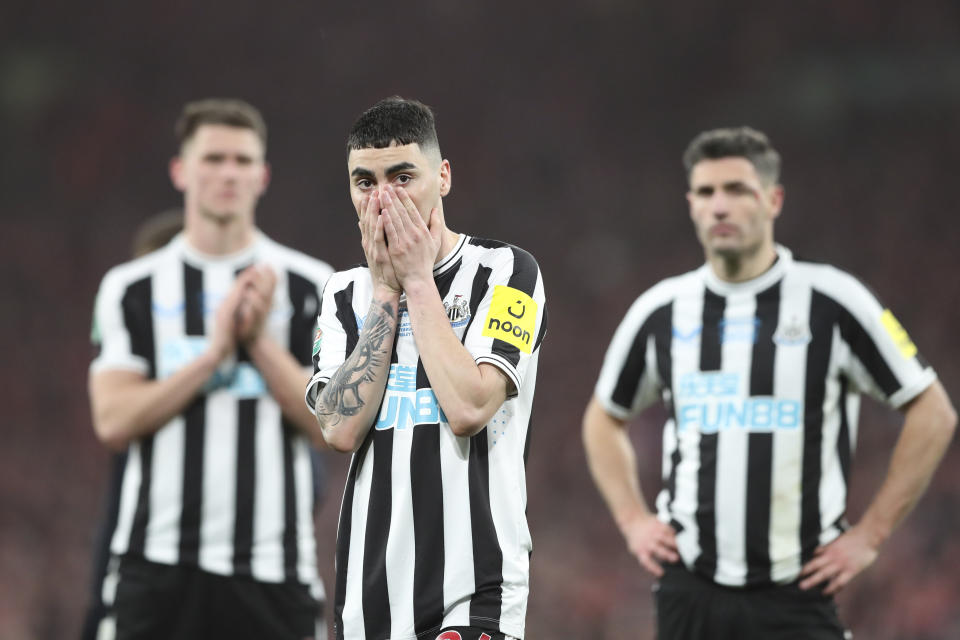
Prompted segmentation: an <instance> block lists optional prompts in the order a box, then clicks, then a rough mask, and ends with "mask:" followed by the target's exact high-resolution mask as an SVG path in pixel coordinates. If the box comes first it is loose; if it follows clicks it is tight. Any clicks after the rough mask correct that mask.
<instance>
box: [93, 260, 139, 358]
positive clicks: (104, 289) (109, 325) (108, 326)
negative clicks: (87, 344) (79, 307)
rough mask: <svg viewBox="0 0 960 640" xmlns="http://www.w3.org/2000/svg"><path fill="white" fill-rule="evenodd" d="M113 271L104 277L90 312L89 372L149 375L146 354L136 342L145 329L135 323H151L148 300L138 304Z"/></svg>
mask: <svg viewBox="0 0 960 640" xmlns="http://www.w3.org/2000/svg"><path fill="white" fill-rule="evenodd" d="M124 285H125V282H124V281H123V280H122V279H121V278H119V277H118V273H117V272H116V271H115V270H113V271H110V272H108V273H107V275H106V276H104V278H103V280H102V281H101V283H100V288H99V290H98V291H97V297H96V301H95V302H94V308H93V326H92V328H91V331H90V340H91V342H92V343H93V347H94V350H95V353H96V355H95V356H94V359H93V361H92V362H91V363H90V372H91V373H98V372H100V371H106V370H110V369H122V370H128V371H135V372H137V373H142V374H144V375H150V374H151V371H150V360H149V358H150V354H148V353H146V346H147V345H145V344H144V340H142V339H140V338H141V334H143V332H144V331H145V327H142V326H138V325H137V322H138V321H139V322H141V323H145V322H152V316H151V313H150V309H149V308H141V307H144V306H145V305H147V306H148V304H149V300H139V299H137V297H136V296H135V295H132V294H131V291H130V288H127V287H125V286H124Z"/></svg>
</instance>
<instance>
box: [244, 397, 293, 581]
mask: <svg viewBox="0 0 960 640" xmlns="http://www.w3.org/2000/svg"><path fill="white" fill-rule="evenodd" d="M255 447H256V452H257V453H256V464H255V465H254V469H255V470H254V473H256V478H257V481H256V483H255V485H254V497H253V554H252V556H251V558H250V571H251V573H253V577H254V578H256V579H257V580H263V581H264V582H282V581H283V579H284V577H285V576H284V568H283V526H284V518H283V514H284V493H283V432H282V431H281V429H280V408H279V407H278V406H277V404H276V403H275V402H272V401H270V400H266V399H263V400H261V401H260V402H258V403H257V428H256V442H255Z"/></svg>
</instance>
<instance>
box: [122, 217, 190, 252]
mask: <svg viewBox="0 0 960 640" xmlns="http://www.w3.org/2000/svg"><path fill="white" fill-rule="evenodd" d="M182 230H183V210H182V209H167V210H166V211H161V212H160V213H158V214H156V215H154V216H151V217H149V218H147V219H146V220H144V221H143V222H142V223H141V224H140V226H139V227H137V230H136V232H134V235H133V242H132V243H131V245H130V252H131V253H132V254H133V257H134V258H138V257H140V256H142V255H146V254H148V253H150V252H151V251H156V250H157V249H159V248H160V247H162V246H164V245H165V244H167V243H168V242H170V241H171V240H172V239H173V237H174V236H175V235H177V234H178V233H180V232H181V231H182Z"/></svg>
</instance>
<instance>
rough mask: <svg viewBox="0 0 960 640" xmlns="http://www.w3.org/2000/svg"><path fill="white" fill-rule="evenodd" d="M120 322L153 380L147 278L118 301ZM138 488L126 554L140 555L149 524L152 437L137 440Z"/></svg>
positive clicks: (150, 301) (150, 295)
mask: <svg viewBox="0 0 960 640" xmlns="http://www.w3.org/2000/svg"><path fill="white" fill-rule="evenodd" d="M121 306H122V308H123V322H124V325H125V326H126V329H127V333H128V334H129V335H130V349H131V351H132V352H133V353H134V354H135V355H138V356H140V357H141V358H145V359H146V361H147V368H148V377H149V378H150V379H153V378H155V377H156V350H155V342H154V332H153V285H152V281H151V279H150V278H149V277H147V278H143V279H141V280H137V281H136V282H134V283H132V284H131V285H130V286H129V287H127V290H126V292H125V293H124V295H123V299H122V301H121ZM139 448H140V474H141V475H140V488H139V490H138V491H137V506H136V508H135V510H134V513H133V524H132V527H131V529H130V541H129V547H128V548H129V551H130V553H132V554H136V555H143V550H144V545H145V542H146V537H147V523H148V522H149V521H150V485H151V479H152V467H153V434H150V435H149V436H146V437H144V438H141V439H140V443H139Z"/></svg>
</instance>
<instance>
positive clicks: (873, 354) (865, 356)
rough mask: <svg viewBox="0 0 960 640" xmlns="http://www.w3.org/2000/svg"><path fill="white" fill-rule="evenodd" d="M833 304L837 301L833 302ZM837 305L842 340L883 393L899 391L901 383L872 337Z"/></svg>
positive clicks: (851, 315)
mask: <svg viewBox="0 0 960 640" xmlns="http://www.w3.org/2000/svg"><path fill="white" fill-rule="evenodd" d="M833 304H837V303H836V302H833ZM837 307H838V308H837V312H838V315H839V318H840V322H839V325H840V336H841V337H842V338H843V341H844V342H846V343H847V344H848V345H850V350H851V351H853V353H854V355H855V356H857V359H858V360H859V361H860V362H862V363H863V366H864V367H866V369H867V371H868V372H869V373H870V376H871V377H872V378H873V379H874V381H875V382H876V383H877V386H878V387H880V389H881V390H882V391H883V393H884V395H886V396H887V397H888V398H889V397H890V396H892V395H893V394H895V393H896V392H897V391H899V390H900V389H901V387H902V386H903V385H901V384H900V381H899V380H897V376H896V374H894V372H893V369H891V368H890V365H889V364H887V361H886V360H885V359H884V357H883V356H882V355H881V354H880V350H879V349H878V348H877V344H876V343H875V342H874V341H873V337H872V336H871V335H870V334H869V333H867V330H866V329H864V328H863V325H861V324H860V323H859V322H858V321H857V319H856V318H855V317H854V316H853V314H851V313H850V312H849V311H848V310H847V309H846V308H845V307H843V305H842V304H839V305H837Z"/></svg>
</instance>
